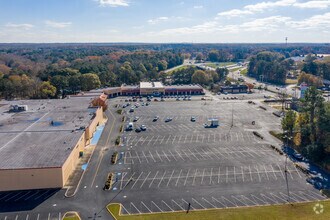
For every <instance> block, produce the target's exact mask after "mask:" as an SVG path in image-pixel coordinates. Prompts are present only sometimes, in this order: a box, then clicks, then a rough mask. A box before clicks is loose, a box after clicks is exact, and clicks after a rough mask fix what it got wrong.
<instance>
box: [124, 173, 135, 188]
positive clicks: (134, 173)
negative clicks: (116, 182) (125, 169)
mask: <svg viewBox="0 0 330 220" xmlns="http://www.w3.org/2000/svg"><path fill="white" fill-rule="evenodd" d="M134 174H135V172H134V173H133V174H132V175H131V177H130V178H128V181H129V180H131V179H133V176H134ZM122 182H123V181H122ZM122 182H121V183H120V189H123V188H122Z"/></svg>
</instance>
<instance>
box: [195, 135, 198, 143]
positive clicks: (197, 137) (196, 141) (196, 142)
mask: <svg viewBox="0 0 330 220" xmlns="http://www.w3.org/2000/svg"><path fill="white" fill-rule="evenodd" d="M195 142H196V143H197V142H198V134H197V136H196V141H195Z"/></svg>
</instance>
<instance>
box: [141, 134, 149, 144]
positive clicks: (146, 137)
mask: <svg viewBox="0 0 330 220" xmlns="http://www.w3.org/2000/svg"><path fill="white" fill-rule="evenodd" d="M147 139H148V136H147V137H146V138H145V139H144V140H143V141H142V143H141V144H140V145H141V146H142V145H143V144H144V142H145V141H146V140H147Z"/></svg>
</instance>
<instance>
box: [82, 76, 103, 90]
mask: <svg viewBox="0 0 330 220" xmlns="http://www.w3.org/2000/svg"><path fill="white" fill-rule="evenodd" d="M80 83H81V89H82V90H83V91H89V90H92V89H96V88H99V87H100V86H101V82H100V79H99V77H98V75H96V74H94V73H86V74H82V75H81V76H80Z"/></svg>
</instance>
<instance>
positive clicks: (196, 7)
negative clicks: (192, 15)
mask: <svg viewBox="0 0 330 220" xmlns="http://www.w3.org/2000/svg"><path fill="white" fill-rule="evenodd" d="M203 7H204V6H203V5H195V6H194V9H202V8H203Z"/></svg>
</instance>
